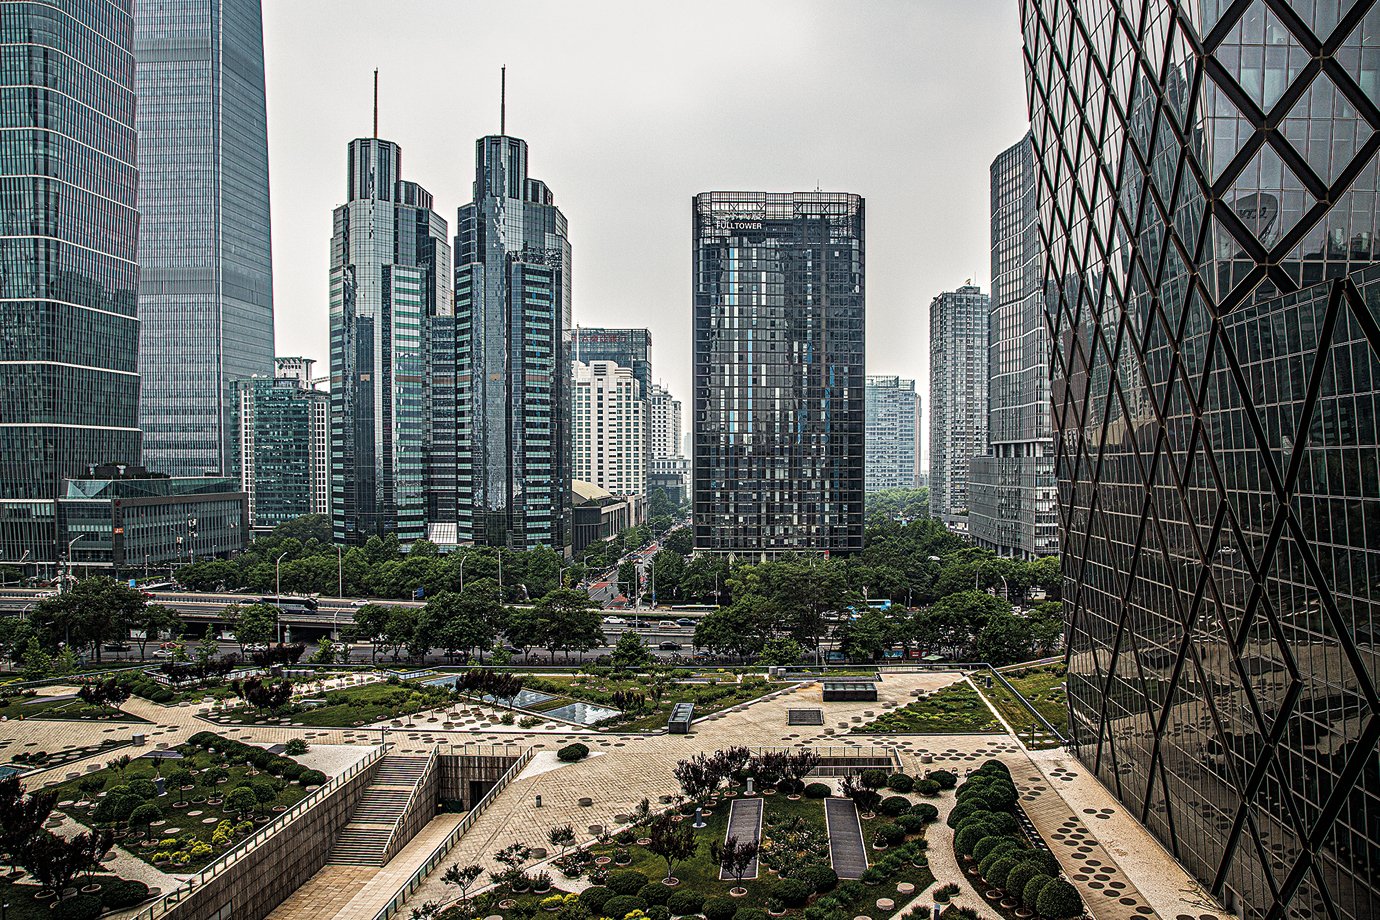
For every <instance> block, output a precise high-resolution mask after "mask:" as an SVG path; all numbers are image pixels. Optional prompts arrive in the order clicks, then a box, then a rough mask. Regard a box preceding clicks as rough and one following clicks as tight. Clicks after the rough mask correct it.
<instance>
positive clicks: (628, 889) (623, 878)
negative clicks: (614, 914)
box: [605, 869, 666, 917]
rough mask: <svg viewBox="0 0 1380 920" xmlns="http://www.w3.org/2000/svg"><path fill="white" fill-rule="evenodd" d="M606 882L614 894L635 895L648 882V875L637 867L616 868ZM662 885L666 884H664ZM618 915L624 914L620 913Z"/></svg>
mask: <svg viewBox="0 0 1380 920" xmlns="http://www.w3.org/2000/svg"><path fill="white" fill-rule="evenodd" d="M605 884H607V885H608V886H609V890H610V891H612V892H613V893H614V894H622V895H633V894H637V893H638V892H639V891H641V890H642V886H643V885H645V884H647V876H645V875H643V874H642V873H641V872H638V871H637V870H636V869H615V870H614V871H612V872H610V873H609V880H608V881H607V882H606V883H605ZM662 887H663V888H664V887H666V886H664V885H663V886H662ZM618 916H620V917H621V916H623V915H622V914H619V915H618Z"/></svg>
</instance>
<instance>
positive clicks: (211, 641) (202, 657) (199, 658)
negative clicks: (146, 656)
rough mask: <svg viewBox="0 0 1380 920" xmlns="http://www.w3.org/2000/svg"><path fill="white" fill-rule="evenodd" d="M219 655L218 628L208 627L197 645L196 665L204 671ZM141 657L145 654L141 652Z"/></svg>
mask: <svg viewBox="0 0 1380 920" xmlns="http://www.w3.org/2000/svg"><path fill="white" fill-rule="evenodd" d="M219 654H220V643H219V642H217V641H216V627H215V625H214V624H213V625H210V626H207V627H206V631H205V632H204V633H202V634H201V639H200V640H199V641H198V642H197V644H196V654H195V656H194V657H195V659H196V663H197V664H198V665H200V666H201V667H202V668H203V669H204V668H206V667H207V666H208V665H210V663H211V662H212V661H213V660H214V659H215V657H216V656H217V655H219ZM139 655H140V657H143V652H142V651H141V652H140V653H139Z"/></svg>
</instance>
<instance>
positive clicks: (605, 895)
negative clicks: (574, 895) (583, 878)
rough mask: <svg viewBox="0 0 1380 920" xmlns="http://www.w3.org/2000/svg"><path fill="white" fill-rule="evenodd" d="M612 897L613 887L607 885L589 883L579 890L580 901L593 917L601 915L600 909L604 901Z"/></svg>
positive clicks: (602, 907)
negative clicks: (589, 884) (588, 885)
mask: <svg viewBox="0 0 1380 920" xmlns="http://www.w3.org/2000/svg"><path fill="white" fill-rule="evenodd" d="M611 897H613V889H611V888H609V887H608V886H607V885H591V886H590V887H588V888H586V889H585V890H584V891H582V892H580V903H581V904H583V905H584V906H585V907H587V908H589V912H590V914H592V915H593V916H595V917H600V916H603V915H602V914H601V913H600V911H602V910H603V909H604V902H605V901H607V900H608V899H609V898H611Z"/></svg>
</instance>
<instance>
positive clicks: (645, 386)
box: [570, 326, 652, 399]
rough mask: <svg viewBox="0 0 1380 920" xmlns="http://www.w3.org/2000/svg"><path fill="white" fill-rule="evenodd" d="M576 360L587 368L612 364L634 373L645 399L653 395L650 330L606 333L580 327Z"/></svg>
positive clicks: (574, 339)
mask: <svg viewBox="0 0 1380 920" xmlns="http://www.w3.org/2000/svg"><path fill="white" fill-rule="evenodd" d="M570 347H571V350H572V355H573V357H574V360H576V361H580V362H583V363H585V364H592V363H593V362H595V361H612V362H613V363H614V364H617V365H618V366H619V367H626V368H628V369H629V370H631V371H632V372H633V377H635V378H636V379H637V384H638V386H639V387H641V388H642V398H643V399H647V398H649V397H650V395H651V392H652V334H651V332H650V331H648V330H646V329H605V328H601V327H596V326H576V327H575V331H574V334H573V335H572V336H571V346H570Z"/></svg>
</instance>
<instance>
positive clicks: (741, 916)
mask: <svg viewBox="0 0 1380 920" xmlns="http://www.w3.org/2000/svg"><path fill="white" fill-rule="evenodd" d="M733 920H768V918H767V912H766V911H765V910H762V909H761V908H760V907H740V908H738V910H737V911H736V912H734V914H733Z"/></svg>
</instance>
